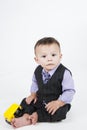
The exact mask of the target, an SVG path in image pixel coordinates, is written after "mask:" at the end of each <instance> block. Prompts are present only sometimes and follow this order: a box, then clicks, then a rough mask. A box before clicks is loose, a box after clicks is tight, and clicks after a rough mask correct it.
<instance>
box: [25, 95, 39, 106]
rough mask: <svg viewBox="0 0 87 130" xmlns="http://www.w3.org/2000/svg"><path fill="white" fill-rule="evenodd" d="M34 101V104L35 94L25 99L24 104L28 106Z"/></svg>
mask: <svg viewBox="0 0 87 130" xmlns="http://www.w3.org/2000/svg"><path fill="white" fill-rule="evenodd" d="M33 100H34V103H35V102H36V101H37V98H36V94H31V95H30V96H28V97H27V98H26V103H27V104H30V103H31V102H32V101H33Z"/></svg>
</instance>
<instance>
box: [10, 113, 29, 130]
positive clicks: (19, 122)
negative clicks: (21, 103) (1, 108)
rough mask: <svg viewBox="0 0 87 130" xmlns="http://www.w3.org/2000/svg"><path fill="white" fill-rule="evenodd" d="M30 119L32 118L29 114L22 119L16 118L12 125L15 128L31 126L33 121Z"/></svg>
mask: <svg viewBox="0 0 87 130" xmlns="http://www.w3.org/2000/svg"><path fill="white" fill-rule="evenodd" d="M29 117H30V115H29V114H24V115H23V116H22V117H19V118H14V119H12V121H11V125H12V126H13V127H15V128H19V127H22V126H27V125H30V124H31V119H29Z"/></svg>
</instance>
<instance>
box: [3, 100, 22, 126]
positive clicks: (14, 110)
mask: <svg viewBox="0 0 87 130" xmlns="http://www.w3.org/2000/svg"><path fill="white" fill-rule="evenodd" d="M21 111H22V107H21V106H20V105H18V104H16V103H14V104H12V105H11V106H10V107H9V108H8V109H7V110H6V111H5V112H4V118H5V120H6V122H7V123H9V124H11V120H12V119H13V118H14V117H17V116H18V117H19V116H20V115H21Z"/></svg>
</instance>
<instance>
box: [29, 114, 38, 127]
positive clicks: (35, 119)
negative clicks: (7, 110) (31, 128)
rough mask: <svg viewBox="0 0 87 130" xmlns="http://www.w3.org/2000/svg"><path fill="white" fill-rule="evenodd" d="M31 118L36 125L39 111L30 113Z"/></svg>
mask: <svg viewBox="0 0 87 130" xmlns="http://www.w3.org/2000/svg"><path fill="white" fill-rule="evenodd" d="M29 119H30V120H31V121H32V124H33V125H35V124H36V123H37V121H38V114H37V112H34V113H33V114H32V115H30V117H29Z"/></svg>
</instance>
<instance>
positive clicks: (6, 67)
mask: <svg viewBox="0 0 87 130" xmlns="http://www.w3.org/2000/svg"><path fill="white" fill-rule="evenodd" d="M86 5H87V4H86V0H0V116H1V119H2V121H1V123H0V127H1V128H3V129H9V128H8V126H4V124H5V122H3V120H4V119H3V112H4V111H5V110H6V109H7V107H8V106H9V105H11V104H12V103H14V102H16V103H20V101H21V99H22V98H23V97H25V96H27V95H28V94H29V90H30V85H31V79H32V75H33V71H34V69H35V67H36V65H37V64H36V63H35V61H34V51H33V48H34V45H35V43H36V41H37V40H38V39H40V38H42V37H45V36H51V37H55V38H56V39H57V40H58V41H59V42H60V44H61V49H62V54H63V58H62V61H61V62H62V63H63V64H64V65H65V66H67V67H68V68H69V69H70V70H71V71H72V73H73V78H74V81H75V87H76V94H75V97H74V100H73V102H72V110H71V111H72V112H71V113H70V114H71V115H70V117H68V121H69V120H70V121H71V122H70V121H69V123H68V121H67V124H68V125H72V126H74V127H75V128H76V127H77V128H81V127H82V128H84V127H87V125H86V120H85V119H86V116H87V112H86V109H87V106H86V99H87V82H86V73H87V58H86V51H87V45H86V43H87V13H86V12H87V6H86ZM85 113H86V114H85ZM69 118H71V119H69ZM75 122H76V123H75ZM2 124H3V125H2ZM74 124H75V125H74ZM79 124H80V127H79ZM72 126H71V127H70V126H67V129H71V128H73V127H72ZM60 127H61V125H60ZM64 127H65V126H64ZM55 129H56V126H55Z"/></svg>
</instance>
